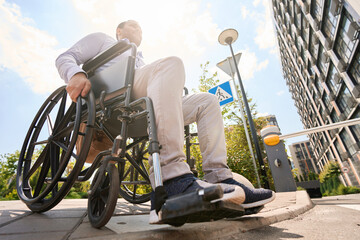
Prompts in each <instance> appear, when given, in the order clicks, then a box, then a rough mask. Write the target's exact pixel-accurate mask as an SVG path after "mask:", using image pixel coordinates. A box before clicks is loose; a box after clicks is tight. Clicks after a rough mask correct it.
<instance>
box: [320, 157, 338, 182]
mask: <svg viewBox="0 0 360 240" xmlns="http://www.w3.org/2000/svg"><path fill="white" fill-rule="evenodd" d="M340 174H341V170H340V165H339V164H338V163H337V162H333V161H331V162H329V163H328V164H326V165H325V166H324V170H323V171H322V172H321V173H320V174H319V180H320V182H321V183H323V182H325V181H326V180H327V179H330V178H333V177H338V176H340Z"/></svg>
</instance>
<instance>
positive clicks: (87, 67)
mask: <svg viewBox="0 0 360 240" xmlns="http://www.w3.org/2000/svg"><path fill="white" fill-rule="evenodd" d="M130 48H132V50H133V53H136V45H135V44H133V43H128V42H127V41H124V40H122V41H119V42H118V43H116V44H115V45H114V46H112V47H110V48H108V49H107V50H105V51H104V52H102V53H100V54H98V55H97V56H95V57H93V58H92V59H90V60H89V61H87V62H86V63H84V65H83V67H82V68H83V70H84V71H85V72H86V73H87V74H88V77H91V76H93V75H94V72H95V70H96V69H98V68H99V67H101V66H102V65H104V64H105V63H107V62H108V61H110V60H111V59H114V58H115V57H117V56H119V55H120V54H122V53H124V52H126V51H127V50H129V49H130ZM134 55H135V54H134Z"/></svg>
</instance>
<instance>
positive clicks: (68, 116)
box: [54, 103, 75, 134]
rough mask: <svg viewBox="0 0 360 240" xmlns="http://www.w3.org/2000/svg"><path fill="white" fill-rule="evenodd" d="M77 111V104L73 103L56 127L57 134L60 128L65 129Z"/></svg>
mask: <svg viewBox="0 0 360 240" xmlns="http://www.w3.org/2000/svg"><path fill="white" fill-rule="evenodd" d="M74 111H75V104H74V103H72V104H71V106H70V107H69V109H68V110H67V111H66V113H65V116H64V117H63V118H62V121H61V122H60V123H59V124H58V125H57V126H55V127H54V133H55V134H56V133H57V132H58V130H59V129H64V128H65V127H66V125H65V124H68V123H69V122H70V120H71V118H72V117H73V114H74Z"/></svg>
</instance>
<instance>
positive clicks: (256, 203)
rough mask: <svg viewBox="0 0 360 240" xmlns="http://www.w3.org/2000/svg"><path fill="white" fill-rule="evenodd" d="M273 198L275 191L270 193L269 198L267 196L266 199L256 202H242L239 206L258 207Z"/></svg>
mask: <svg viewBox="0 0 360 240" xmlns="http://www.w3.org/2000/svg"><path fill="white" fill-rule="evenodd" d="M274 199H275V193H274V192H272V195H271V197H270V198H267V199H264V200H261V201H257V202H252V203H243V204H241V206H242V207H243V208H245V209H246V208H254V207H260V206H263V205H265V204H267V203H269V202H272V201H274Z"/></svg>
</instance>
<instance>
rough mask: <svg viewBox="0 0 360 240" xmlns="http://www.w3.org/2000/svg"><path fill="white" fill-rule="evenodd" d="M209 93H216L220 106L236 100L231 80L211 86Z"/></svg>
mask: <svg viewBox="0 0 360 240" xmlns="http://www.w3.org/2000/svg"><path fill="white" fill-rule="evenodd" d="M209 93H211V94H214V95H215V96H216V97H217V98H218V100H219V103H220V106H223V105H225V104H227V103H230V102H232V101H234V97H233V94H232V91H231V87H230V82H229V81H227V82H224V83H222V84H220V85H218V86H216V87H213V88H211V89H210V90H209Z"/></svg>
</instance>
